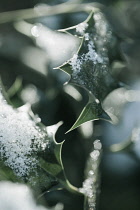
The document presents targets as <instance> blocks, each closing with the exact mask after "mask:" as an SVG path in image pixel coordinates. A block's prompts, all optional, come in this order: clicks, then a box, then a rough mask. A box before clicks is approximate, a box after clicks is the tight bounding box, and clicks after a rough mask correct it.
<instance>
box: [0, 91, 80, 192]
mask: <svg viewBox="0 0 140 210" xmlns="http://www.w3.org/2000/svg"><path fill="white" fill-rule="evenodd" d="M1 89H2V88H0V106H1V108H2V109H1V110H0V121H1V124H0V147H1V156H0V161H1V162H2V164H1V167H0V180H3V179H4V180H5V179H10V180H14V181H15V180H18V181H19V180H20V181H21V182H24V181H25V182H27V183H28V184H30V185H32V186H33V187H34V188H37V189H42V188H45V189H46V190H49V189H50V188H51V187H52V186H54V185H56V184H58V183H60V184H61V185H63V187H65V188H66V189H68V190H70V191H72V192H76V193H79V192H78V190H77V188H75V187H73V186H71V184H70V183H69V182H68V180H67V178H66V176H65V172H64V167H63V164H62V160H61V152H62V145H63V143H64V142H62V143H57V142H56V141H55V133H56V131H57V129H58V128H59V126H60V125H61V124H62V123H61V122H60V123H58V124H56V125H53V126H48V127H45V126H44V125H43V124H42V123H40V119H39V118H38V116H35V115H34V113H33V112H32V110H31V107H30V105H29V104H26V105H24V106H22V107H19V108H18V109H14V108H13V107H12V106H11V105H9V104H8V103H7V102H6V100H5V98H4V95H3V94H2V91H1ZM7 133H8V135H7ZM26 133H27V134H26ZM19 151H20V152H19ZM7 171H8V173H9V176H5V175H6V173H7Z"/></svg>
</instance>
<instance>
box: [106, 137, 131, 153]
mask: <svg viewBox="0 0 140 210" xmlns="http://www.w3.org/2000/svg"><path fill="white" fill-rule="evenodd" d="M132 145H133V141H131V139H129V140H127V141H125V142H121V143H118V144H113V145H111V146H110V148H109V151H110V152H114V153H115V152H123V151H129V150H130V148H131V147H132Z"/></svg>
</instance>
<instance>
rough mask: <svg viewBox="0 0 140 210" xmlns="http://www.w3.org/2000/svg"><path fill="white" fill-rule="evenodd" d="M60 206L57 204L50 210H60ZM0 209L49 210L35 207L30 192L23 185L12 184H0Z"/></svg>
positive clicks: (38, 206)
mask: <svg viewBox="0 0 140 210" xmlns="http://www.w3.org/2000/svg"><path fill="white" fill-rule="evenodd" d="M62 208H63V207H62V205H61V204H58V205H57V206H56V207H54V208H53V209H52V208H51V210H62ZM0 209H1V210H49V209H48V208H45V207H43V206H40V205H37V204H36V202H35V200H34V198H33V195H32V191H31V190H30V188H29V187H27V186H26V185H23V184H16V183H12V182H0Z"/></svg>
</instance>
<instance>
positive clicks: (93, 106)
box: [67, 102, 111, 133]
mask: <svg viewBox="0 0 140 210" xmlns="http://www.w3.org/2000/svg"><path fill="white" fill-rule="evenodd" d="M93 120H107V121H111V119H110V117H109V116H108V114H107V113H106V112H105V111H104V110H103V109H102V107H101V104H99V103H96V102H92V103H90V102H89V103H88V104H87V105H86V106H85V107H84V109H83V110H82V112H81V114H80V116H79V117H78V119H77V121H76V122H75V123H74V125H73V126H72V127H71V128H70V130H69V131H67V133H68V132H70V131H72V130H74V129H75V128H77V127H79V126H80V125H82V124H83V123H85V122H88V121H93Z"/></svg>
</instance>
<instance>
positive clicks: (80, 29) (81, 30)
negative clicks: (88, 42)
mask: <svg viewBox="0 0 140 210" xmlns="http://www.w3.org/2000/svg"><path fill="white" fill-rule="evenodd" d="M87 27H88V24H87V23H85V22H83V23H80V24H78V25H77V27H76V32H78V33H79V34H81V35H84V32H85V30H86V29H87Z"/></svg>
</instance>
